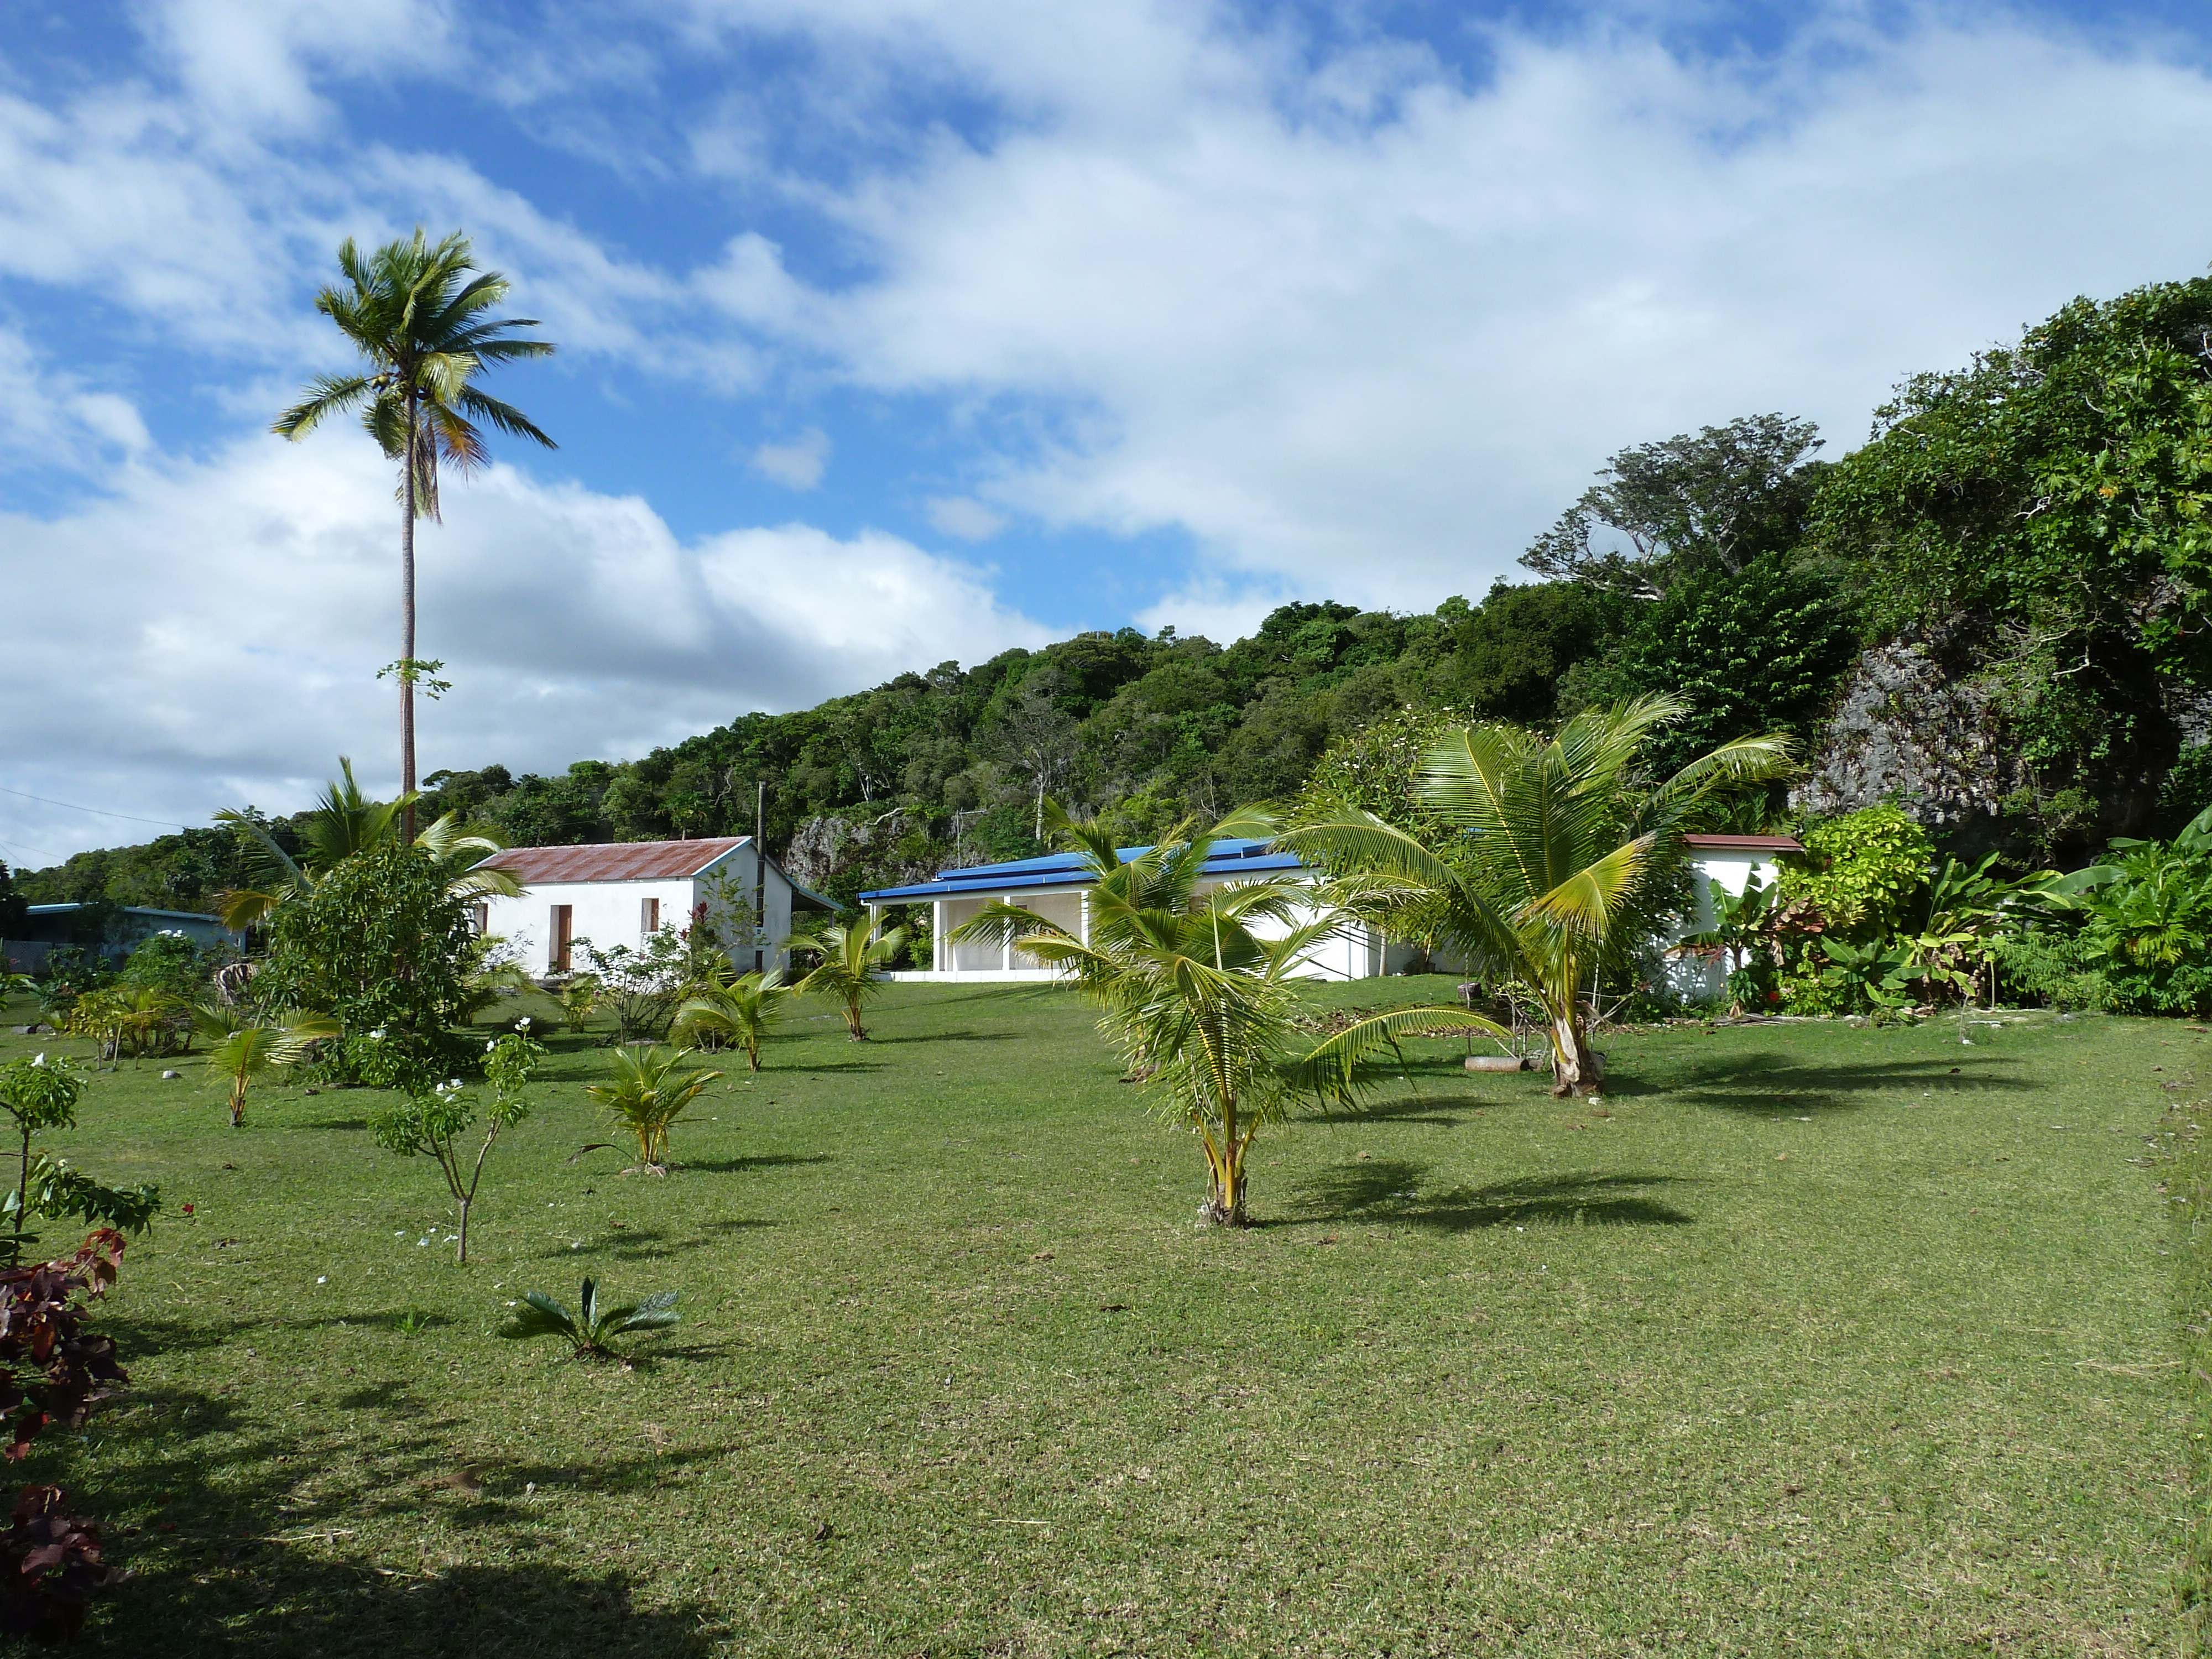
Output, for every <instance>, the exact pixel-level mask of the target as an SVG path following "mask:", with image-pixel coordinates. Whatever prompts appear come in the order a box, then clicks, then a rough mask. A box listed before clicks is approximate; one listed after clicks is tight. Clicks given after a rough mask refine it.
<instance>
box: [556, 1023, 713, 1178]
mask: <svg viewBox="0 0 2212 1659" xmlns="http://www.w3.org/2000/svg"><path fill="white" fill-rule="evenodd" d="M690 1054H691V1051H690V1049H689V1048H678V1049H676V1050H674V1051H673V1052H671V1051H670V1050H669V1049H666V1048H617V1049H616V1050H615V1053H614V1066H615V1075H614V1081H613V1082H611V1083H594V1084H592V1085H589V1086H588V1087H586V1089H585V1091H584V1092H585V1093H586V1094H587V1095H589V1096H591V1097H592V1099H594V1100H596V1101H598V1102H599V1103H600V1104H601V1105H603V1106H605V1107H606V1108H607V1109H608V1112H609V1114H610V1115H611V1116H612V1118H613V1120H614V1125H615V1127H617V1128H618V1129H621V1130H623V1131H624V1132H626V1133H629V1135H630V1136H632V1137H633V1138H634V1139H635V1140H636V1142H637V1157H638V1164H639V1167H640V1169H641V1171H642V1172H643V1173H644V1174H646V1175H655V1176H665V1175H666V1174H667V1173H668V1131H669V1128H670V1126H671V1125H672V1124H674V1123H675V1121H677V1119H678V1118H680V1117H682V1116H683V1115H684V1109H685V1108H686V1107H688V1106H690V1103H692V1102H693V1101H694V1100H696V1099H697V1098H698V1097H699V1094H700V1092H701V1091H702V1090H704V1089H705V1088H706V1086H707V1085H708V1084H710V1083H712V1082H714V1079H717V1078H719V1077H720V1076H721V1075H722V1074H721V1073H720V1072H710V1071H706V1070H697V1071H689V1072H686V1071H680V1070H678V1067H679V1066H681V1065H682V1064H683V1062H684V1060H687V1059H689V1058H690ZM585 1150H586V1151H589V1150H591V1149H590V1148H588V1147H587V1148H586V1149H585Z"/></svg>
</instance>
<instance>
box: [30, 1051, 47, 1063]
mask: <svg viewBox="0 0 2212 1659" xmlns="http://www.w3.org/2000/svg"><path fill="white" fill-rule="evenodd" d="M31 1064H32V1065H33V1066H43V1065H45V1064H46V1055H45V1054H40V1056H39V1057H38V1058H37V1059H36V1060H33V1061H32V1062H31Z"/></svg>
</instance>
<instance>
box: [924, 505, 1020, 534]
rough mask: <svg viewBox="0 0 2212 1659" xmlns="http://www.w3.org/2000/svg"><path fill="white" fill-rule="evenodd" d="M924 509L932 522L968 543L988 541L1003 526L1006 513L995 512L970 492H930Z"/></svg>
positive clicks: (1004, 526) (946, 532)
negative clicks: (942, 493)
mask: <svg viewBox="0 0 2212 1659" xmlns="http://www.w3.org/2000/svg"><path fill="white" fill-rule="evenodd" d="M924 510H925V511H926V512H927V513H928V515H929V521H930V523H931V524H933V525H934V526H937V528H938V529H939V530H941V531H943V532H945V534H946V535H948V536H957V537H959V538H960V539H961V540H963V541H967V542H987V541H989V540H990V539H991V538H992V537H994V536H995V535H997V534H998V533H999V532H1000V531H1001V530H1004V529H1005V528H1006V514H1005V513H994V512H993V511H992V510H991V509H990V508H989V507H986V506H984V505H983V503H982V502H981V501H977V500H976V499H975V497H974V496H972V495H933V496H931V497H930V498H929V501H928V502H927V505H926V507H925V508H924Z"/></svg>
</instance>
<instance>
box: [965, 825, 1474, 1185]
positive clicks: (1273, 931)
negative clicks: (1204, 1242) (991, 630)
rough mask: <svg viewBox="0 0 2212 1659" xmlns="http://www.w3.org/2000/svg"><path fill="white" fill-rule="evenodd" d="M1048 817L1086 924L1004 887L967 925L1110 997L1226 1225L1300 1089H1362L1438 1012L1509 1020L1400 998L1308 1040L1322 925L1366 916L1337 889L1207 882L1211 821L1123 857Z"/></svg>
mask: <svg viewBox="0 0 2212 1659" xmlns="http://www.w3.org/2000/svg"><path fill="white" fill-rule="evenodd" d="M1045 815H1046V816H1045V821H1046V823H1048V825H1049V826H1050V827H1051V828H1052V829H1054V831H1055V832H1056V833H1057V834H1058V836H1060V838H1061V839H1063V840H1065V841H1066V842H1070V843H1072V844H1073V846H1074V847H1075V848H1076V849H1077V850H1078V852H1079V855H1080V857H1081V859H1082V861H1083V863H1084V864H1085V866H1087V867H1088V869H1089V872H1090V873H1091V877H1092V878H1093V884H1092V886H1091V889H1090V890H1089V893H1088V896H1087V902H1088V903H1089V907H1090V917H1089V927H1088V929H1087V935H1088V936H1087V938H1079V937H1078V936H1077V935H1076V934H1073V933H1069V932H1068V931H1067V930H1066V929H1065V928H1063V927H1060V926H1058V925H1057V924H1056V923H1054V922H1051V921H1047V920H1046V919H1044V918H1043V917H1042V916H1039V915H1036V914H1035V913H1033V912H1031V911H1028V910H1024V909H1022V908H1019V907H1018V906H1016V905H1011V904H1007V903H1005V902H993V903H991V904H989V905H987V906H986V907H985V908H983V909H982V910H981V912H979V913H978V914H977V915H976V916H975V918H974V919H973V920H972V921H969V922H968V923H967V924H966V925H965V926H964V927H962V928H961V929H959V930H958V932H957V933H955V934H954V935H953V937H954V938H955V939H990V940H994V941H999V942H1003V941H1008V940H1018V941H1019V943H1020V945H1021V948H1022V949H1023V950H1024V951H1026V952H1027V953H1028V954H1029V955H1030V956H1032V957H1036V959H1037V960H1038V961H1040V962H1042V963H1046V964H1048V966H1051V967H1054V968H1057V969H1060V970H1061V971H1062V972H1063V973H1065V974H1066V975H1068V976H1069V977H1070V978H1071V979H1073V981H1074V982H1075V984H1076V985H1077V986H1078V987H1079V988H1080V989H1081V990H1082V991H1083V993H1084V994H1085V995H1086V996H1087V997H1089V998H1090V999H1091V1000H1092V1001H1093V1002H1095V1003H1097V1005H1098V1006H1099V1007H1100V1008H1101V1009H1102V1010H1103V1018H1101V1019H1100V1021H1099V1029H1100V1030H1102V1031H1103V1033H1104V1034H1105V1035H1106V1036H1107V1037H1108V1038H1109V1040H1110V1041H1112V1042H1114V1043H1115V1046H1116V1047H1117V1048H1120V1049H1121V1054H1122V1056H1123V1058H1124V1060H1126V1061H1127V1064H1128V1066H1129V1071H1130V1073H1131V1075H1132V1076H1133V1077H1134V1078H1137V1079H1141V1080H1142V1081H1143V1083H1144V1085H1145V1086H1146V1091H1147V1092H1148V1093H1149V1094H1150V1095H1151V1097H1152V1099H1153V1101H1154V1102H1155V1109H1156V1110H1157V1111H1158V1115H1161V1116H1162V1117H1164V1118H1166V1119H1168V1120H1170V1121H1174V1122H1178V1123H1182V1124H1185V1125H1187V1126H1188V1127H1190V1128H1191V1129H1192V1130H1193V1131H1194V1133H1196V1134H1197V1136H1198V1138H1199V1139H1200V1142H1201V1143H1202V1144H1203V1145H1204V1146H1205V1148H1206V1172H1207V1183H1206V1203H1205V1205H1204V1206H1203V1207H1202V1208H1201V1210H1200V1215H1201V1216H1202V1217H1203V1218H1205V1219H1206V1220H1209V1221H1212V1222H1215V1223H1218V1224H1219V1225H1225V1226H1242V1225H1244V1224H1245V1222H1246V1219H1247V1213H1246V1207H1245V1206H1246V1187H1245V1164H1246V1160H1247V1158H1248V1157H1249V1154H1250V1152H1251V1149H1252V1144H1253V1141H1254V1140H1255V1139H1256V1138H1257V1136H1258V1135H1259V1133H1260V1131H1261V1129H1262V1128H1263V1127H1266V1126H1267V1125H1268V1124H1270V1123H1274V1122H1279V1121H1281V1120H1282V1119H1283V1118H1284V1117H1285V1116H1286V1115H1288V1113H1289V1112H1290V1110H1291V1108H1292V1107H1293V1105H1295V1104H1297V1103H1298V1102H1300V1101H1301V1100H1305V1101H1311V1102H1315V1103H1319V1104H1323V1105H1335V1106H1350V1105H1352V1104H1354V1103H1356V1101H1357V1096H1358V1084H1359V1081H1360V1067H1361V1066H1362V1064H1363V1062H1364V1061H1367V1060H1372V1059H1375V1058H1376V1057H1377V1056H1378V1055H1380V1054H1383V1053H1384V1052H1385V1051H1388V1052H1389V1053H1390V1054H1394V1055H1395V1054H1397V1052H1398V1040H1399V1038H1400V1037H1401V1036H1403V1035H1405V1034H1406V1033H1407V1032H1408V1031H1417V1030H1436V1029H1437V1028H1439V1027H1449V1028H1452V1029H1455V1030H1456V1029H1466V1030H1480V1031H1486V1032H1488V1033H1489V1034H1491V1035H1492V1036H1504V1035H1505V1033H1504V1031H1503V1030H1500V1028H1499V1027H1498V1026H1497V1025H1496V1024H1492V1022H1491V1021H1489V1020H1487V1019H1485V1018H1482V1017H1481V1016H1480V1015H1478V1014H1472V1013H1469V1012H1467V1011H1466V1010H1464V1009H1461V1008H1435V1007H1431V1008H1401V1009H1396V1010H1394V1011H1393V1012H1389V1013H1386V1014H1378V1015H1375V1016H1373V1017H1372V1018H1367V1019H1364V1020H1360V1021H1358V1023H1357V1024H1353V1025H1352V1026H1351V1027H1349V1028H1348V1029H1347V1030H1342V1031H1340V1032H1337V1033H1336V1034H1335V1035H1334V1036H1330V1037H1329V1038H1328V1039H1327V1040H1326V1041H1324V1042H1322V1043H1321V1044H1320V1045H1319V1046H1318V1047H1316V1048H1310V1049H1308V1050H1306V1051H1305V1052H1304V1053H1301V1052H1299V1050H1300V1049H1301V1048H1303V1046H1304V1044H1303V1042H1302V1040H1301V1038H1300V1035H1299V1031H1298V1026H1297V1020H1298V1018H1299V1015H1300V1013H1301V1012H1302V1004H1301V1002H1300V1000H1299V998H1298V995H1297V990H1296V989H1295V987H1293V985H1292V983H1291V980H1292V977H1293V975H1298V974H1301V973H1307V972H1310V971H1311V970H1310V967H1309V966H1308V963H1307V957H1308V955H1309V953H1310V952H1311V951H1313V950H1314V949H1315V948H1316V946H1318V945H1321V944H1322V941H1323V940H1325V939H1328V937H1329V936H1330V935H1332V934H1333V933H1336V932H1337V931H1338V930H1339V929H1340V928H1341V927H1346V926H1353V925H1357V924H1356V923H1355V922H1354V921H1352V918H1350V917H1349V916H1347V915H1345V914H1344V913H1343V912H1341V911H1340V910H1338V909H1337V908H1334V905H1333V904H1332V903H1331V902H1329V900H1328V896H1327V895H1326V894H1325V893H1322V892H1320V891H1318V890H1316V889H1314V888H1312V887H1310V886H1308V885H1305V884H1300V883H1296V882H1284V881H1249V882H1237V883H1233V884H1225V885H1214V886H1211V887H1209V886H1207V885H1206V882H1205V880H1204V871H1205V866H1206V856H1207V854H1208V852H1209V850H1210V849H1211V848H1212V842H1213V841H1214V840H1215V839H1216V838H1217V837H1218V836H1222V835H1225V834H1237V833H1242V832H1244V831H1246V830H1248V829H1249V828H1250V827H1251V826H1250V825H1249V823H1243V822H1231V823H1224V824H1222V825H1221V826H1219V827H1218V829H1216V830H1215V831H1214V832H1213V833H1212V835H1205V836H1193V835H1191V834H1190V833H1189V828H1190V827H1189V826H1188V825H1187V824H1186V825H1183V826H1180V827H1179V828H1177V829H1175V830H1173V831H1170V834H1169V836H1167V838H1166V839H1165V840H1164V842H1162V843H1161V844H1160V845H1158V846H1155V847H1151V848H1146V849H1145V850H1144V851H1143V852H1141V853H1139V854H1137V856H1135V857H1134V858H1133V859H1130V860H1127V861H1126V862H1124V861H1123V860H1122V859H1121V855H1120V854H1119V853H1118V852H1117V851H1116V850H1115V846H1114V843H1113V841H1112V838H1111V837H1110V836H1108V835H1107V834H1106V833H1105V832H1104V831H1103V830H1102V829H1100V828H1099V827H1098V825H1097V823H1077V822H1074V821H1073V820H1071V819H1070V818H1069V817H1067V816H1066V813H1065V811H1062V810H1061V808H1060V806H1059V805H1057V804H1056V803H1054V802H1049V801H1048V802H1047V803H1046V806H1045Z"/></svg>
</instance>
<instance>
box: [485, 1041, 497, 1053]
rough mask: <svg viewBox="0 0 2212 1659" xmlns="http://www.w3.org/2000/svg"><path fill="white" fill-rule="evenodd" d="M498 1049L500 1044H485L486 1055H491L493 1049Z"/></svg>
mask: <svg viewBox="0 0 2212 1659" xmlns="http://www.w3.org/2000/svg"><path fill="white" fill-rule="evenodd" d="M498 1047H499V1044H498V1043H497V1042H487V1043H485V1044H484V1052H485V1053H486V1054H489V1053H490V1052H491V1051H492V1050H493V1049H495V1048H498Z"/></svg>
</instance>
